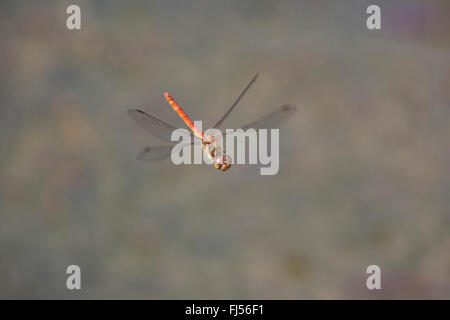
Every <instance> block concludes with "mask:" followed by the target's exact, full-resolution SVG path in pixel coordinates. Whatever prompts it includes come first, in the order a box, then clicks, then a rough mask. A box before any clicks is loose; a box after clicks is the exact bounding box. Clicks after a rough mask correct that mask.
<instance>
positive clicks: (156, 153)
mask: <svg viewBox="0 0 450 320" xmlns="http://www.w3.org/2000/svg"><path fill="white" fill-rule="evenodd" d="M258 75H259V73H257V74H256V75H255V76H254V77H253V78H252V80H250V82H249V83H248V84H247V86H246V87H245V88H244V90H242V92H241V94H240V95H239V96H238V98H237V99H236V100H235V101H234V103H233V104H232V105H231V106H230V107H229V108H228V110H227V112H226V113H225V114H224V115H223V116H222V118H220V120H219V121H218V122H217V123H216V125H215V126H214V127H213V129H218V128H219V127H220V125H221V124H222V123H223V122H224V120H225V119H226V118H227V117H228V115H229V114H230V113H231V111H232V110H233V109H234V108H235V107H236V105H237V104H238V103H239V101H240V100H241V99H242V97H243V96H244V94H245V93H246V92H247V90H248V89H249V88H250V87H251V86H252V84H253V83H254V82H255V81H256V79H257V78H258ZM164 95H165V97H166V100H167V102H169V104H170V106H171V107H172V108H173V109H174V110H175V112H176V113H177V114H178V115H179V116H180V118H181V119H183V121H184V122H185V123H186V124H187V126H188V127H189V128H190V129H191V130H192V133H193V134H191V135H193V137H194V139H193V142H192V143H187V144H185V145H183V146H181V148H184V147H187V146H192V145H193V144H194V143H196V142H200V143H201V145H202V148H203V150H204V152H205V153H206V154H207V155H208V157H209V158H210V159H211V161H212V162H213V164H214V167H215V168H216V169H219V170H221V171H225V170H228V169H229V168H230V167H231V163H232V160H231V158H230V157H229V156H228V155H227V154H226V152H225V150H223V149H222V147H221V145H220V143H219V141H218V139H216V138H214V136H212V135H210V136H207V135H205V134H204V133H203V132H202V131H201V130H199V129H198V128H197V127H196V126H195V125H194V123H193V121H192V120H191V119H190V118H189V117H188V115H187V114H186V113H185V112H184V111H183V109H181V107H180V106H179V105H178V103H177V102H176V101H175V100H174V98H173V97H172V96H171V95H170V94H168V93H167V92H165V93H164ZM295 111H296V109H295V107H293V106H290V105H284V106H282V107H280V108H278V109H277V110H275V111H273V112H271V113H269V114H267V115H265V116H263V117H261V118H259V119H258V120H256V121H253V122H251V123H249V124H247V125H245V126H242V127H241V128H240V129H243V130H247V129H249V128H254V129H259V128H267V129H269V128H273V127H274V126H276V125H277V124H279V123H280V122H281V121H282V120H284V119H286V118H288V117H289V116H291V115H292V114H293V113H294V112H295ZM127 112H128V114H129V115H130V117H131V118H132V119H133V120H134V121H135V122H136V123H137V124H138V125H139V126H140V127H142V128H144V129H145V130H147V131H149V132H150V133H151V134H153V135H154V136H156V137H158V138H160V139H162V140H164V141H167V142H172V144H171V145H163V146H154V147H147V148H145V149H144V150H142V151H141V153H139V155H138V156H137V159H138V160H143V161H149V162H155V161H160V160H164V159H166V158H168V157H169V156H170V154H171V152H172V149H173V148H174V144H173V141H172V140H171V135H172V131H174V130H176V129H177V128H176V127H174V126H172V125H170V124H168V123H166V122H164V121H162V120H159V119H158V118H156V117H154V116H152V115H150V114H148V113H145V112H144V111H142V110H139V109H130V110H128V111H127ZM195 138H196V139H195Z"/></svg>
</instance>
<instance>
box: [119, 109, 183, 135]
mask: <svg viewBox="0 0 450 320" xmlns="http://www.w3.org/2000/svg"><path fill="white" fill-rule="evenodd" d="M127 113H128V115H129V116H130V117H131V119H133V120H134V121H135V122H136V123H137V124H138V125H139V126H140V127H141V128H143V129H145V130H147V131H148V132H150V133H151V134H153V135H154V136H156V137H158V138H160V139H162V140H164V141H167V142H172V140H171V139H170V137H171V135H172V131H174V130H176V129H178V128H176V127H174V126H172V125H170V124H168V123H166V122H164V121H162V120H159V119H158V118H156V117H154V116H152V115H151V114H148V113H146V112H144V111H142V110H139V109H130V110H128V111H127Z"/></svg>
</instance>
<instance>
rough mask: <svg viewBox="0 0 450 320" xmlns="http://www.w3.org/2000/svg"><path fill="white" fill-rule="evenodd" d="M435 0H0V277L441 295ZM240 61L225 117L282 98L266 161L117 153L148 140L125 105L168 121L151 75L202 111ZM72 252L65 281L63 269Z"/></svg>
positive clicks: (448, 275)
mask: <svg viewBox="0 0 450 320" xmlns="http://www.w3.org/2000/svg"><path fill="white" fill-rule="evenodd" d="M70 4H78V5H80V7H81V19H82V29H81V30H80V31H69V30H67V28H66V17H67V14H66V7H67V6H68V5H70ZM369 4H378V5H380V7H381V10H382V12H381V19H382V29H381V30H379V31H369V30H367V28H366V18H367V16H368V15H367V14H366V8H367V6H368V5H369ZM449 13H450V5H449V2H448V1H444V0H443V1H425V0H423V1H375V0H374V1H356V0H355V1H245V0H244V1H238V0H236V1H206V0H204V1H193V0H192V1H2V2H1V4H0V37H1V50H0V139H1V140H0V154H1V157H0V172H1V180H0V297H1V298H63V299H71V298H89V299H91V298H92V299H93V298H125V299H129V298H148V299H166V298H173V299H181V298H186V299H187V298H191V299H197V298H201V299H203V298H210V299H215V298H218V299H222V298H233V299H234V298H236V299H238V298H244V299H247V298H252V299H259V298H273V299H304V298H312V299H322V298H328V299H335V298H354V299H359V298H450V259H449V258H450V254H449V252H450V233H449V228H450V219H449V213H450V179H449V164H450V152H449V140H450V126H449V120H450V109H449V101H450V93H449V92H450V91H449V87H450V71H449V69H450V68H449V65H450V55H449V53H450V41H449V35H450V19H449V17H450V14H449ZM257 71H259V72H260V73H261V75H260V78H259V80H258V81H257V83H256V84H255V85H254V87H253V88H252V89H251V91H250V92H249V93H248V94H247V95H246V97H245V98H244V99H243V101H242V102H241V103H240V105H239V106H238V108H237V109H235V111H233V113H232V114H231V115H230V117H229V119H228V120H227V121H226V123H225V127H228V128H233V127H237V126H239V125H241V124H244V123H246V122H249V121H252V120H254V119H255V118H256V117H257V116H258V114H260V113H264V112H269V111H271V110H273V109H275V108H277V107H279V106H280V105H282V104H285V103H290V104H293V105H296V106H297V108H298V111H297V113H296V114H295V116H294V117H293V118H292V119H289V121H287V122H285V123H284V124H283V126H282V128H281V130H280V144H281V147H280V148H281V150H280V153H281V155H280V162H281V166H280V171H279V174H278V175H275V176H260V175H259V169H258V168H257V167H254V166H251V167H246V166H234V167H232V168H231V170H229V171H227V172H226V173H220V172H218V171H216V170H215V169H213V168H212V167H209V166H207V165H202V166H192V165H184V166H175V165H173V164H172V163H171V162H170V161H165V162H163V163H157V164H148V163H140V162H137V161H136V160H135V157H136V154H137V153H138V152H139V151H140V150H141V149H142V148H144V147H145V146H148V145H155V144H160V143H161V142H160V141H159V140H158V139H157V138H154V137H152V136H150V135H149V134H148V133H147V132H145V131H144V130H142V129H141V128H139V127H138V126H136V124H135V123H134V122H132V120H131V119H130V118H128V117H127V115H126V110H127V109H128V108H138V107H139V108H142V109H144V110H146V111H147V112H149V113H152V114H153V115H155V116H158V117H160V118H161V119H164V120H166V121H168V122H170V123H173V124H174V125H177V126H182V125H183V123H182V121H181V120H180V119H179V118H178V117H177V115H176V114H175V113H174V112H173V110H172V109H171V108H170V106H169V105H168V104H167V103H166V102H165V100H164V96H163V92H164V91H169V92H170V93H172V94H173V95H174V96H175V97H176V99H177V100H178V101H179V102H180V104H181V105H182V106H183V108H184V109H185V110H186V112H187V113H188V114H189V115H190V116H191V117H192V118H194V119H202V120H204V126H206V127H208V126H211V125H213V124H214V123H215V121H217V119H218V118H219V117H220V116H221V115H222V114H223V113H224V111H225V110H226V107H227V106H228V105H230V103H231V102H232V101H233V100H234V99H235V97H236V96H237V95H238V94H239V92H240V90H241V89H242V88H243V87H244V86H245V84H246V83H247V82H248V81H249V80H250V78H251V77H252V76H253V74H255V73H256V72H257ZM70 264H77V265H79V266H80V267H81V270H82V290H81V291H69V290H67V289H66V277H67V275H66V273H65V271H66V268H67V266H68V265H70ZM371 264H376V265H379V266H380V267H381V272H382V290H380V291H376V290H374V291H369V290H368V289H367V288H366V278H367V276H368V275H367V274H366V268H367V266H368V265H371Z"/></svg>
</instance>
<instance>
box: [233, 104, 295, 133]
mask: <svg viewBox="0 0 450 320" xmlns="http://www.w3.org/2000/svg"><path fill="white" fill-rule="evenodd" d="M296 110H297V108H296V107H294V106H291V105H287V104H286V105H284V106H282V107H280V108H278V109H277V110H275V111H273V112H271V113H269V114H266V115H265V116H263V117H261V118H259V119H258V120H256V121H253V122H251V123H249V124H246V125H245V126H242V127H241V129H244V130H247V129H249V128H253V129H262V128H264V129H276V127H277V126H278V125H279V124H280V123H281V122H283V121H284V120H286V119H288V118H289V117H290V116H292V115H293V114H294V113H295V111H296Z"/></svg>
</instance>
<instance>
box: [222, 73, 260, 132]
mask: <svg viewBox="0 0 450 320" xmlns="http://www.w3.org/2000/svg"><path fill="white" fill-rule="evenodd" d="M258 76H259V72H258V73H256V74H255V75H254V76H253V78H252V80H250V82H249V83H248V85H247V86H246V87H245V88H244V90H242V92H241V94H240V95H239V97H237V99H236V101H234V102H233V104H232V105H231V107H229V108H228V110H227V112H226V113H225V114H224V115H223V116H222V118H220V120H219V122H217V123H216V125H215V126H214V129H217V128H219V127H220V125H221V124H222V122H224V121H225V119H226V118H227V117H228V115H229V114H230V113H231V111H233V109H234V107H236V106H237V104H238V103H239V101H240V100H241V99H242V97H243V96H244V94H245V93H246V92H247V90H248V89H250V87H251V86H252V84H253V83H254V82H255V81H256V79H257V78H258Z"/></svg>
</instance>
